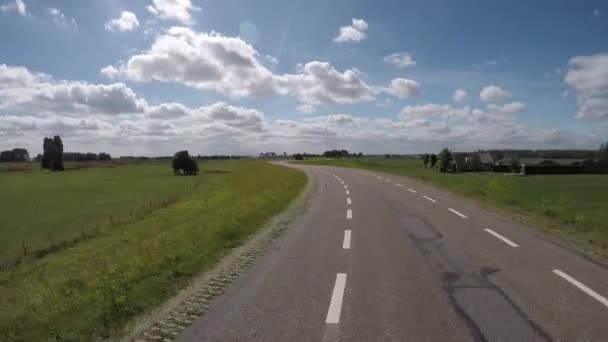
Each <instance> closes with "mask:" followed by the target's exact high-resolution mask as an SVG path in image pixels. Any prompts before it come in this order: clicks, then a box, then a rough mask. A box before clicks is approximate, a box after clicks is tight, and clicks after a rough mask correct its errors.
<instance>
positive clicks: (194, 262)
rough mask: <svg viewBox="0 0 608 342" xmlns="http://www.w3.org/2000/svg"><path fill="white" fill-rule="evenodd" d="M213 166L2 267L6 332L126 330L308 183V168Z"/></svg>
mask: <svg viewBox="0 0 608 342" xmlns="http://www.w3.org/2000/svg"><path fill="white" fill-rule="evenodd" d="M209 164H213V165H212V166H211V167H209V166H208V165H209ZM209 164H207V163H200V166H201V168H202V171H203V172H202V175H201V176H200V177H201V178H202V179H203V181H202V182H200V183H199V185H198V186H197V187H196V188H195V189H192V191H191V193H190V194H189V195H188V196H187V197H185V198H183V199H181V200H180V201H178V202H176V203H174V204H172V205H170V206H167V207H163V208H160V209H158V210H156V211H154V212H152V213H150V214H149V215H147V216H146V217H145V218H143V219H141V220H139V221H136V222H133V223H130V224H126V225H123V226H121V227H120V228H118V229H112V230H107V231H105V232H103V233H101V234H100V235H99V236H97V237H96V238H94V239H90V240H86V241H84V242H82V243H78V244H76V245H75V246H73V247H72V248H69V249H66V250H63V251H61V252H59V253H56V254H53V255H48V256H46V257H45V258H42V259H38V260H28V261H26V262H24V263H22V264H21V265H19V266H18V267H16V268H14V269H11V270H8V271H4V272H0V293H2V296H0V340H3V341H5V340H7V341H12V340H18V341H41V340H78V341H85V340H86V341H89V340H94V339H97V338H109V337H113V336H118V335H121V334H122V333H123V332H124V329H125V326H126V325H127V324H128V322H129V321H130V320H131V319H132V318H133V317H135V316H137V315H139V314H142V313H144V312H146V311H147V310H149V309H150V308H153V307H156V306H158V305H159V304H161V303H162V302H163V301H164V300H166V299H167V298H169V297H171V296H172V295H174V294H175V293H176V292H177V291H178V290H179V289H180V288H183V287H184V286H186V285H187V284H188V282H189V280H190V279H192V278H193V277H194V276H196V275H197V274H199V273H200V272H202V271H204V270H205V269H208V268H209V267H211V266H212V265H213V264H214V263H215V262H217V260H218V259H219V258H220V257H221V256H222V255H224V254H225V253H226V252H228V251H229V250H230V249H231V248H233V247H235V246H237V245H239V244H240V243H242V242H243V241H244V240H245V239H246V238H247V236H249V235H251V234H253V233H255V232H256V231H257V230H258V229H259V228H260V227H261V226H262V225H263V224H264V223H265V222H266V221H267V220H268V219H270V218H271V217H272V216H274V215H275V214H277V213H278V212H280V211H281V210H283V209H284V208H285V207H286V206H287V205H288V203H289V202H290V201H291V200H292V199H293V198H294V197H295V196H296V195H297V194H298V193H299V192H300V191H301V189H302V188H303V187H304V185H305V183H306V176H305V175H304V174H303V173H302V172H300V171H297V170H292V169H287V168H283V167H280V166H275V165H270V164H267V163H264V162H257V161H238V162H221V163H209ZM205 168H207V169H209V168H210V169H214V168H215V169H217V168H221V169H227V170H230V171H231V172H230V173H205V172H204V171H205ZM166 177H167V179H168V181H170V180H169V179H173V178H178V179H183V180H184V181H188V180H186V179H185V178H187V177H174V176H171V175H168V176H166ZM194 178H196V177H194Z"/></svg>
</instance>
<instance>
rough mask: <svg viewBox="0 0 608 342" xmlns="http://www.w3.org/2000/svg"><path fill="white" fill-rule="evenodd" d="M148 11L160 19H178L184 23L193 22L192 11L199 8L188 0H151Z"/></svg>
mask: <svg viewBox="0 0 608 342" xmlns="http://www.w3.org/2000/svg"><path fill="white" fill-rule="evenodd" d="M147 8H148V11H150V13H152V14H154V15H155V16H157V17H158V18H160V19H164V20H174V21H178V22H180V23H182V24H184V25H191V24H193V22H194V21H193V20H192V14H191V12H192V11H198V10H200V8H199V7H195V6H193V5H192V2H191V1H190V0H152V5H149V6H148V7H147Z"/></svg>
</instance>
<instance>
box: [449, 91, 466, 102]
mask: <svg viewBox="0 0 608 342" xmlns="http://www.w3.org/2000/svg"><path fill="white" fill-rule="evenodd" d="M467 97H468V95H467V92H466V91H464V90H462V89H456V91H455V92H454V95H452V100H454V101H455V102H461V101H464V100H466V99H467Z"/></svg>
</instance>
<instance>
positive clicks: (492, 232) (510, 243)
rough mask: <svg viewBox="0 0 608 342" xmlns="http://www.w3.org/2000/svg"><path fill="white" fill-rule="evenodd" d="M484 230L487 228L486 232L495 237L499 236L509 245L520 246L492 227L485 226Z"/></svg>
mask: <svg viewBox="0 0 608 342" xmlns="http://www.w3.org/2000/svg"><path fill="white" fill-rule="evenodd" d="M483 230H485V231H486V232H488V233H490V234H492V235H494V237H495V238H498V239H500V240H502V242H504V243H506V244H507V245H509V246H511V247H515V248H517V247H519V245H518V244H516V243H515V242H513V241H511V240H509V239H507V238H506V237H504V236H502V235H500V234H498V233H497V232H495V231H493V230H492V229H489V228H484V229H483Z"/></svg>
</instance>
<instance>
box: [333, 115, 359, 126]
mask: <svg viewBox="0 0 608 342" xmlns="http://www.w3.org/2000/svg"><path fill="white" fill-rule="evenodd" d="M326 120H327V123H328V124H335V125H352V124H354V123H355V118H354V117H353V116H352V115H348V114H331V115H328V116H327V117H326Z"/></svg>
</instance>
